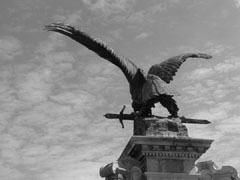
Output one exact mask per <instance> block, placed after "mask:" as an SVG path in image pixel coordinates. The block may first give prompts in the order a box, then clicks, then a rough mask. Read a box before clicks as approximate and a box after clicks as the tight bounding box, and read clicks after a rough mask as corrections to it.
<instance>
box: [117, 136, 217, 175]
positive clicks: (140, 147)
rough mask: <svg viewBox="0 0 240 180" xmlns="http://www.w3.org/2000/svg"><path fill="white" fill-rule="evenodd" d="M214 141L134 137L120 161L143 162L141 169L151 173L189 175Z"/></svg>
mask: <svg viewBox="0 0 240 180" xmlns="http://www.w3.org/2000/svg"><path fill="white" fill-rule="evenodd" d="M212 142H213V140H205V139H193V138H181V137H178V138H175V137H147V136H133V137H132V138H131V139H130V141H129V142H128V144H127V146H126V148H125V149H124V150H123V152H122V154H121V155H120V157H119V160H121V159H124V158H126V157H129V156H130V157H131V158H134V159H136V160H138V161H140V162H141V169H142V171H143V172H146V175H147V174H149V173H153V172H154V173H155V174H156V173H157V172H158V173H189V172H190V171H191V170H192V168H193V167H194V162H195V161H196V160H197V159H198V158H199V157H200V156H201V155H202V154H203V153H205V152H206V151H207V149H208V148H209V147H210V145H211V143H212Z"/></svg>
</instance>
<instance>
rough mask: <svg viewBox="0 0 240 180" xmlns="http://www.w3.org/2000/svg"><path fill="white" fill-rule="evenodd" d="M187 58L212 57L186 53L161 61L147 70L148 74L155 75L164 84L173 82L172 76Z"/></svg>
mask: <svg viewBox="0 0 240 180" xmlns="http://www.w3.org/2000/svg"><path fill="white" fill-rule="evenodd" d="M187 58H204V59H211V58H212V56H210V55H208V54H202V53H187V54H182V55H179V56H174V57H171V58H169V59H167V60H166V61H163V62H162V63H160V64H156V65H153V66H152V67H151V68H150V69H149V71H148V74H153V75H156V76H158V77H160V78H161V79H162V80H163V81H165V82H166V83H169V82H170V81H171V80H173V76H174V75H175V74H176V72H177V70H178V68H179V67H180V66H181V65H182V63H183V62H184V61H186V59H187Z"/></svg>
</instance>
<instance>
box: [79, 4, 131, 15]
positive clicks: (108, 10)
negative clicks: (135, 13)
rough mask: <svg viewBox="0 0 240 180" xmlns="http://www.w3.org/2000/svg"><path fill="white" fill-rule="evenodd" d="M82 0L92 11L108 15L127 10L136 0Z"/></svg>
mask: <svg viewBox="0 0 240 180" xmlns="http://www.w3.org/2000/svg"><path fill="white" fill-rule="evenodd" d="M82 1H83V3H84V4H85V5H86V6H87V7H88V8H89V9H90V10H91V11H93V12H96V13H101V14H102V15H104V16H106V17H107V16H110V15H112V14H118V13H123V12H127V11H128V10H129V8H131V5H132V4H134V0H130V1H127V0H113V1H112V0H97V1H96V2H92V1H91V0H82Z"/></svg>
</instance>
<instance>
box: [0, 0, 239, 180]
mask: <svg viewBox="0 0 240 180" xmlns="http://www.w3.org/2000/svg"><path fill="white" fill-rule="evenodd" d="M59 21H61V22H65V23H69V24H71V25H74V26H76V27H78V28H80V27H81V28H82V29H83V30H84V31H86V32H88V33H90V34H91V35H92V36H94V37H97V38H99V39H101V40H102V41H104V42H106V43H107V44H108V45H109V47H111V48H113V49H114V50H116V51H117V52H118V53H119V54H121V55H124V56H125V57H127V58H129V59H130V60H132V61H133V62H135V63H136V64H137V65H138V66H140V67H142V68H143V69H144V70H148V69H149V67H151V65H153V64H156V63H159V62H161V61H163V60H165V59H167V58H168V57H171V56H175V55H178V54H181V53H186V52H203V53H209V54H211V55H212V56H213V57H214V58H213V59H212V60H205V59H189V60H188V61H187V62H185V63H184V64H183V65H182V67H181V68H180V70H179V72H178V73H177V76H176V77H175V79H174V81H173V82H172V86H173V87H174V88H175V89H177V90H178V91H179V92H180V94H181V96H179V97H177V98H176V100H177V102H178V105H179V108H180V112H179V114H180V115H184V116H186V117H192V118H201V119H208V120H210V121H211V122H212V124H210V125H194V126H193V125H187V127H188V129H189V134H190V136H191V137H196V138H209V139H214V140H215V141H214V143H213V144H212V147H211V148H210V150H209V151H207V153H206V154H205V155H203V156H202V157H201V159H199V161H206V160H213V161H214V162H215V163H216V164H217V165H218V166H222V165H231V166H234V167H235V168H236V169H238V171H240V151H239V149H240V141H239V137H240V131H239V129H240V111H239V109H240V94H239V92H240V74H239V69H240V1H239V0H201V1H199V0H181V1H180V0H161V1H159V0H148V1H145V0H111V1H110V0H68V1H66V0H58V1H54V0H3V1H1V6H0V23H1V25H0V107H1V108H0V137H1V138H0V179H4V180H79V179H88V180H96V179H100V177H99V175H98V171H99V168H100V167H101V166H102V165H105V164H107V163H109V162H112V161H114V160H116V159H117V158H118V157H119V155H120V153H121V152H122V150H123V148H124V147H125V145H126V144H127V142H128V140H129V139H130V137H131V135H132V128H133V127H132V123H131V122H126V123H125V129H121V125H120V124H119V122H118V121H117V120H116V121H114V120H108V119H104V117H103V114H105V113H107V112H111V113H118V112H119V111H120V110H121V108H122V106H123V105H124V104H126V105H127V109H126V112H127V113H130V112H132V109H131V106H130V103H131V100H130V94H129V89H128V84H127V81H126V79H125V77H124V76H123V74H122V72H121V71H120V70H118V68H117V67H115V66H113V65H112V64H110V63H109V62H107V61H105V60H103V59H101V58H99V57H98V56H97V55H96V54H94V53H92V52H90V51H89V50H87V49H86V48H85V47H83V46H81V45H80V44H77V43H76V42H74V41H73V40H71V39H69V38H67V37H64V36H61V35H59V34H57V33H53V32H46V31H44V30H43V27H44V25H45V24H49V23H52V22H59ZM154 112H155V114H158V115H168V114H167V112H166V110H165V109H164V108H162V107H161V106H157V108H156V110H155V111H154Z"/></svg>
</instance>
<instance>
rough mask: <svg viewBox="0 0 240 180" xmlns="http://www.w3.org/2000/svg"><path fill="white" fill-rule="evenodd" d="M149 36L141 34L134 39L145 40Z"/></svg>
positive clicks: (144, 33) (146, 33)
mask: <svg viewBox="0 0 240 180" xmlns="http://www.w3.org/2000/svg"><path fill="white" fill-rule="evenodd" d="M148 36H150V34H149V33H148V32H142V33H140V34H138V35H137V36H136V37H135V40H142V39H146V38H147V37H148Z"/></svg>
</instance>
